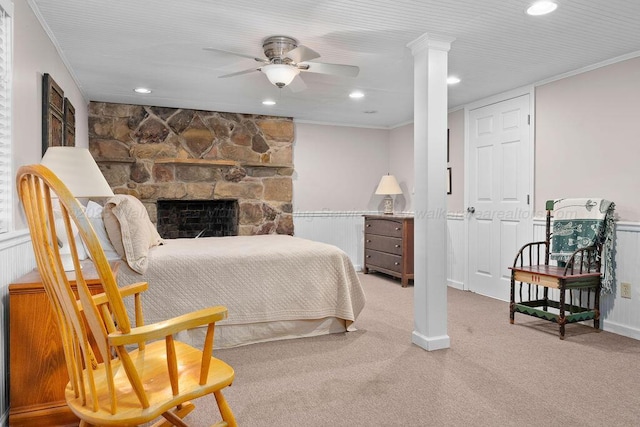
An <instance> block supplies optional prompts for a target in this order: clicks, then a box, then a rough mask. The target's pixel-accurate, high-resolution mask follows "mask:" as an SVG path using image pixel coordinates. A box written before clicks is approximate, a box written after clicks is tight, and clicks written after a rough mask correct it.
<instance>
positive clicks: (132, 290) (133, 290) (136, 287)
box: [93, 282, 149, 305]
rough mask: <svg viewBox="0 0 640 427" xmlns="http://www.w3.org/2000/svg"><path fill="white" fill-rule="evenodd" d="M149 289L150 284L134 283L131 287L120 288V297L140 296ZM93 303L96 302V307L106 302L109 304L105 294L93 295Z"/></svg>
mask: <svg viewBox="0 0 640 427" xmlns="http://www.w3.org/2000/svg"><path fill="white" fill-rule="evenodd" d="M148 289H149V284H148V283H147V282H138V283H132V284H130V285H127V286H123V287H121V288H119V290H120V295H122V296H123V297H128V296H131V295H135V294H139V293H142V292H144V291H146V290H148ZM93 302H95V304H96V305H100V304H105V303H106V302H108V301H107V296H106V295H105V293H104V292H101V293H99V294H96V295H93Z"/></svg>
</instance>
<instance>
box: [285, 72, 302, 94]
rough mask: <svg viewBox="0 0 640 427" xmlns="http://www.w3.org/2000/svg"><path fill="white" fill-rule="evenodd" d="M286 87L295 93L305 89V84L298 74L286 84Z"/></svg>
mask: <svg viewBox="0 0 640 427" xmlns="http://www.w3.org/2000/svg"><path fill="white" fill-rule="evenodd" d="M287 87H288V88H289V89H291V92H293V93H296V92H302V91H303V90H305V89H306V88H307V85H306V84H305V82H304V80H302V77H300V74H298V75H297V76H296V77H295V78H294V79H293V81H292V82H291V83H289V84H288V85H287Z"/></svg>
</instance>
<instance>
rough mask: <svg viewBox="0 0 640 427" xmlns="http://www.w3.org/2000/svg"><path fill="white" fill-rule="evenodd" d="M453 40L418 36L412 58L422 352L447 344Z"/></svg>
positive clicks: (417, 314) (416, 336)
mask: <svg viewBox="0 0 640 427" xmlns="http://www.w3.org/2000/svg"><path fill="white" fill-rule="evenodd" d="M454 40H455V39H453V38H451V37H442V36H434V35H428V34H423V35H422V36H420V37H419V38H417V39H416V40H414V41H412V42H411V43H409V44H408V45H407V46H408V47H409V48H410V49H411V53H412V54H413V57H414V67H413V68H414V71H413V72H414V88H413V93H414V95H413V96H414V101H413V102H414V112H413V117H414V119H413V129H414V162H415V197H414V202H413V203H414V210H415V219H414V222H415V235H414V245H415V248H414V252H415V262H414V264H415V267H414V274H415V279H414V290H413V295H414V297H413V298H414V302H413V306H414V328H415V329H414V331H413V335H412V342H413V343H414V344H416V345H418V346H420V347H422V348H424V349H425V350H439V349H442V348H449V346H450V339H449V335H448V334H447V278H446V265H447V259H446V256H447V250H446V248H447V233H446V230H447V199H446V192H447V190H446V186H445V178H446V167H447V60H448V52H449V49H450V48H451V43H452V42H453V41H454Z"/></svg>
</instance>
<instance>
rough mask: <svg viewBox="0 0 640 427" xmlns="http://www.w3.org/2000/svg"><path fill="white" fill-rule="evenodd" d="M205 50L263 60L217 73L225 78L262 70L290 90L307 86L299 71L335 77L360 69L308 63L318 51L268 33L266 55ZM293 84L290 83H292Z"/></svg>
mask: <svg viewBox="0 0 640 427" xmlns="http://www.w3.org/2000/svg"><path fill="white" fill-rule="evenodd" d="M204 49H205V50H209V51H212V52H222V53H228V54H231V55H237V56H242V57H244V58H251V59H253V60H255V61H257V62H260V63H262V65H260V66H258V67H253V68H250V69H248V70H242V71H237V72H235V73H231V74H225V75H223V76H218V78H227V77H234V76H239V75H241V74H247V73H251V72H254V71H261V72H263V73H264V74H265V75H266V76H267V78H268V79H269V81H270V82H271V83H272V84H274V85H276V86H277V87H279V88H283V87H285V86H288V85H290V84H291V86H290V88H291V89H292V90H293V91H296V92H297V91H299V90H303V89H304V88H306V85H305V84H304V82H303V81H302V79H301V78H297V79H296V77H297V76H298V74H300V72H301V71H304V72H310V73H320V74H332V75H338V76H347V77H356V76H357V75H358V72H359V71H360V69H359V68H358V67H356V66H353V65H342V64H327V63H322V62H308V61H311V60H312V59H316V58H319V57H320V54H319V53H318V52H316V51H314V50H313V49H310V48H308V47H306V46H303V45H298V41H297V40H296V39H294V38H292V37H288V36H271V37H267V38H266V39H264V41H263V43H262V49H263V51H264V55H265V56H266V58H259V57H256V56H253V55H247V54H244V53H236V52H229V51H227V50H222V49H216V48H213V47H206V48H204ZM292 83H293V84H292Z"/></svg>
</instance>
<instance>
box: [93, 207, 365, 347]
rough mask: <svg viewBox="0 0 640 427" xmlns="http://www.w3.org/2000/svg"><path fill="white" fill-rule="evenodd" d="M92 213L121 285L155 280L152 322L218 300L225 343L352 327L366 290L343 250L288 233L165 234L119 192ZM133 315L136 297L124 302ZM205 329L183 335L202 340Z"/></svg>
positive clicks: (148, 304) (219, 338)
mask: <svg viewBox="0 0 640 427" xmlns="http://www.w3.org/2000/svg"><path fill="white" fill-rule="evenodd" d="M86 213H87V217H88V218H89V220H90V221H91V222H92V225H93V228H94V230H95V231H96V234H97V235H98V238H99V239H100V242H101V245H102V247H103V249H104V250H105V254H106V255H107V259H122V260H123V262H122V263H121V265H120V267H119V269H118V273H117V281H118V285H119V286H121V287H122V286H126V285H129V284H132V283H137V282H147V283H148V284H149V289H148V290H147V291H146V292H145V293H144V294H143V307H144V320H145V323H146V324H150V323H156V322H160V321H163V320H165V319H168V318H171V317H174V316H178V315H182V314H185V313H190V312H192V311H194V310H197V309H200V308H205V307H209V306H213V305H224V306H226V307H227V309H228V312H229V317H228V319H227V320H225V321H223V322H219V323H217V324H216V339H215V344H216V347H217V348H227V347H236V346H240V345H245V344H252V343H257V342H264V341H273V340H278V339H288V338H298V337H309V336H316V335H323V334H329V333H338V332H345V331H347V330H350V329H353V322H354V321H355V320H356V318H357V317H358V314H360V312H361V311H362V309H363V307H364V304H365V296H364V292H363V289H362V286H361V285H360V281H359V279H358V276H357V274H356V272H355V269H354V267H353V264H352V263H351V261H350V259H349V258H348V256H347V255H346V254H345V253H344V252H343V251H342V250H340V249H339V248H337V247H335V246H333V245H328V244H325V243H320V242H314V241H310V240H306V239H301V238H297V237H292V236H289V235H277V234H275V235H274V234H270V235H258V236H229V237H202V238H190V239H162V238H161V237H160V235H159V234H158V232H157V230H156V228H155V226H154V225H153V224H152V223H151V221H150V220H149V216H148V213H147V211H146V209H145V207H144V206H143V205H142V203H141V202H140V201H139V200H138V199H136V198H135V197H133V196H129V195H116V196H114V197H112V198H110V199H108V200H107V201H106V203H105V204H104V207H103V206H101V205H99V204H97V203H94V202H91V201H90V202H89V203H88V204H87V207H86ZM126 304H128V306H127V309H128V310H129V315H130V316H131V318H135V316H134V307H133V301H132V300H131V301H126ZM204 333H205V329H202V330H200V329H193V330H189V331H187V332H186V333H185V334H183V335H181V336H178V337H177V338H178V339H179V340H180V341H183V342H186V343H189V344H191V345H193V346H198V345H200V343H202V342H204Z"/></svg>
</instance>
